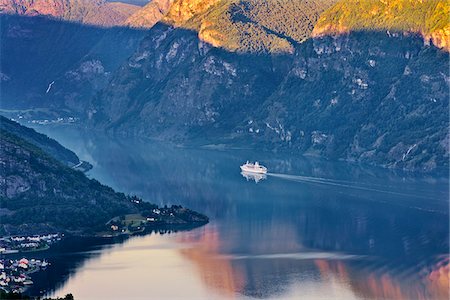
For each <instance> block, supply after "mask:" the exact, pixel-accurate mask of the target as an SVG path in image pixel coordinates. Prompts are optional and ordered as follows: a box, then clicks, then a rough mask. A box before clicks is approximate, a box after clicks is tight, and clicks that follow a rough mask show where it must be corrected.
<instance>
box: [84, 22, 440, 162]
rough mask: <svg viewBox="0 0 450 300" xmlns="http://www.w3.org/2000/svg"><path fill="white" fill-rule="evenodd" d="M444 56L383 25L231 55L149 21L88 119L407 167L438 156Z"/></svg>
mask: <svg viewBox="0 0 450 300" xmlns="http://www.w3.org/2000/svg"><path fill="white" fill-rule="evenodd" d="M448 63H449V59H448V54H447V53H445V52H442V51H440V50H438V49H437V48H435V47H429V46H426V45H424V44H423V41H422V39H421V38H418V37H414V36H403V35H401V34H394V35H391V36H389V35H388V34H387V33H385V32H372V33H369V32H360V33H351V34H350V35H346V36H338V37H324V38H321V39H310V40H308V41H306V42H304V43H302V44H300V45H298V46H297V47H296V51H295V54H294V55H277V56H271V55H253V54H238V53H230V52H228V51H225V50H221V49H218V48H214V47H211V46H210V45H208V44H207V43H204V42H202V41H201V40H199V39H198V37H197V34H196V33H195V32H193V31H189V30H182V29H174V28H172V27H168V26H165V25H157V26H155V27H154V28H153V29H152V31H151V32H150V34H149V36H148V37H147V38H146V39H145V40H144V41H143V42H142V44H141V47H140V48H139V50H138V51H137V52H136V53H135V54H134V55H133V56H132V57H131V58H130V59H129V61H128V63H127V64H126V66H124V67H122V68H121V69H120V70H119V71H118V72H117V73H115V74H114V76H113V77H112V80H111V81H110V83H109V85H108V86H107V87H106V88H105V89H104V90H103V91H102V92H101V93H100V94H99V95H97V96H96V97H95V98H94V101H93V102H92V104H91V110H90V113H89V114H90V115H91V116H92V121H91V123H92V125H93V126H95V127H96V128H98V129H101V130H108V131H111V132H114V133H118V134H124V135H140V136H148V137H156V138H159V139H163V140H172V141H177V142H183V143H198V144H208V143H215V144H231V145H235V146H240V147H245V146H247V147H258V148H265V149H268V150H273V149H284V150H287V151H293V152H295V153H306V154H309V155H320V156H324V157H327V158H331V159H346V160H356V161H360V162H365V163H369V164H377V165H384V166H387V167H399V168H404V169H409V170H413V169H415V170H417V169H422V170H425V171H429V170H434V169H436V168H438V167H443V166H447V165H448V155H449V148H448V140H449V134H448V100H449V92H448V91H449V84H448V80H447V76H448V75H447V74H448V68H447V66H448Z"/></svg>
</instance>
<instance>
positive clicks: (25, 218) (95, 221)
mask: <svg viewBox="0 0 450 300" xmlns="http://www.w3.org/2000/svg"><path fill="white" fill-rule="evenodd" d="M1 121H2V123H3V122H5V120H4V119H3V118H2V120H1ZM11 127H15V129H14V130H10V129H11ZM22 136H24V137H25V138H26V139H27V140H30V136H35V137H34V138H33V139H31V140H32V142H33V143H30V142H28V141H27V140H25V139H24V138H22ZM36 136H37V137H36ZM0 140H1V147H0V162H1V164H2V172H1V173H0V213H1V223H0V233H1V235H2V236H5V235H20V234H26V235H30V234H37V233H49V232H50V233H55V232H62V233H72V234H95V233H98V232H108V226H107V222H108V221H109V220H111V219H112V218H114V217H118V216H124V215H126V214H139V213H141V214H149V213H150V214H151V213H152V212H151V210H152V209H155V208H158V206H157V205H153V204H149V203H145V202H142V200H141V199H138V198H136V197H128V196H125V195H124V194H122V193H117V192H115V191H114V190H113V189H112V188H110V187H107V186H104V185H102V184H100V183H99V182H98V181H96V180H94V179H89V178H87V177H86V175H85V174H83V173H82V172H79V171H75V170H73V169H72V168H69V167H68V166H66V165H65V164H63V163H61V162H59V161H58V160H56V159H55V158H54V157H53V154H52V155H51V154H50V153H48V152H46V151H44V150H43V149H41V148H39V147H37V145H44V147H45V148H46V149H50V150H51V151H52V153H54V151H53V150H55V149H56V150H57V151H58V153H68V152H70V150H67V149H64V148H63V147H62V146H61V145H59V144H58V143H57V142H56V141H54V140H52V139H49V138H47V141H41V140H42V135H40V134H38V133H36V132H31V131H30V130H29V129H27V128H24V127H23V126H21V125H19V124H8V125H7V126H5V127H3V126H2V127H0ZM35 141H37V143H36V144H34V142H35ZM48 145H50V146H51V147H48ZM165 212H167V216H166V213H165ZM169 214H170V215H169ZM143 219H144V220H145V217H144V218H143ZM158 219H159V220H158V223H155V224H150V225H151V226H152V228H155V229H157V228H158V227H157V226H161V228H162V227H164V226H171V225H175V226H177V225H183V226H197V225H202V224H205V223H207V222H208V218H207V217H205V216H203V215H201V214H198V213H196V212H193V211H191V210H189V209H185V208H182V207H180V206H173V207H171V208H167V209H161V213H160V216H159V217H158ZM141 226H143V225H141Z"/></svg>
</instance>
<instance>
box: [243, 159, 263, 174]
mask: <svg viewBox="0 0 450 300" xmlns="http://www.w3.org/2000/svg"><path fill="white" fill-rule="evenodd" d="M241 170H242V171H243V172H248V173H256V174H266V173H267V168H266V167H264V166H262V165H260V164H259V163H258V162H255V163H254V164H253V163H249V162H248V161H247V162H246V163H245V164H243V165H242V166H241Z"/></svg>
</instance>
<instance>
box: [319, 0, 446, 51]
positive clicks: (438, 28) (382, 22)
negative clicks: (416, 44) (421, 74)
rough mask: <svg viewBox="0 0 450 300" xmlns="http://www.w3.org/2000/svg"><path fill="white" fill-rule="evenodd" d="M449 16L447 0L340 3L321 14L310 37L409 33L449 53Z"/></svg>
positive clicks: (366, 0) (344, 0)
mask: <svg viewBox="0 0 450 300" xmlns="http://www.w3.org/2000/svg"><path fill="white" fill-rule="evenodd" d="M449 16H450V2H449V1H446V0H424V1H422V0H389V1H387V0H386V1H373V0H358V1H356V0H341V1H339V2H338V3H337V4H336V5H334V6H333V7H332V8H330V9H328V10H327V11H325V12H324V13H323V14H322V15H321V17H320V19H319V20H318V22H317V24H316V25H315V28H314V32H313V35H314V36H322V35H327V34H342V33H348V32H350V31H359V30H370V31H373V30H375V31H379V30H383V31H386V30H390V31H393V32H411V33H419V34H421V35H422V36H423V37H424V39H425V40H426V41H428V42H429V41H431V42H432V43H433V44H434V45H436V46H437V47H439V48H443V49H446V50H447V51H449V50H450V22H449Z"/></svg>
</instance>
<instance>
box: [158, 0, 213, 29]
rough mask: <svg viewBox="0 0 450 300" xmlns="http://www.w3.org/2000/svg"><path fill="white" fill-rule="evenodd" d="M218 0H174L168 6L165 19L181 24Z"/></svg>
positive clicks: (204, 10)
mask: <svg viewBox="0 0 450 300" xmlns="http://www.w3.org/2000/svg"><path fill="white" fill-rule="evenodd" d="M219 1H220V0H176V1H175V2H174V3H173V4H172V6H171V7H170V10H169V12H168V13H167V16H166V18H165V20H166V21H167V22H169V23H173V24H175V25H181V24H183V23H184V22H186V21H188V20H189V19H191V18H192V17H194V16H195V15H199V14H202V13H204V12H206V11H207V10H208V9H209V8H210V7H212V6H213V5H215V4H216V3H218V2H219Z"/></svg>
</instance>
